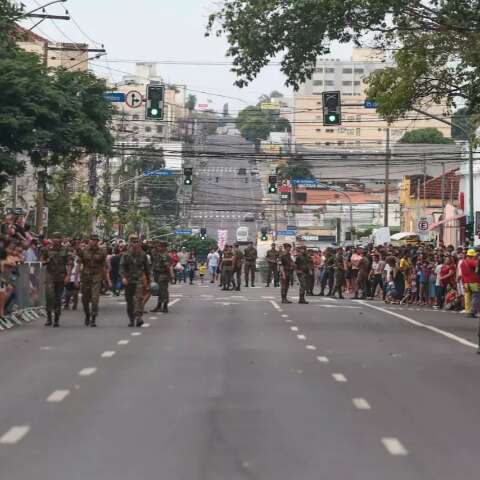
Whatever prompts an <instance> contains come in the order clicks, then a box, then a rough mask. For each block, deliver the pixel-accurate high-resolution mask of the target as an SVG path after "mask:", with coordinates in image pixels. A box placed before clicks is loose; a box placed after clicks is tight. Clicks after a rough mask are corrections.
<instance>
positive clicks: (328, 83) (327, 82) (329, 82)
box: [325, 80, 333, 87]
mask: <svg viewBox="0 0 480 480" xmlns="http://www.w3.org/2000/svg"><path fill="white" fill-rule="evenodd" d="M325 85H326V86H327V87H333V80H325Z"/></svg>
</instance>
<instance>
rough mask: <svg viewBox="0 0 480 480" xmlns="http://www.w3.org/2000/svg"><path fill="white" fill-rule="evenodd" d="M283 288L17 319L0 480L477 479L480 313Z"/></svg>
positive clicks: (9, 348)
mask: <svg viewBox="0 0 480 480" xmlns="http://www.w3.org/2000/svg"><path fill="white" fill-rule="evenodd" d="M278 297H279V291H278V289H273V288H270V289H265V288H256V289H244V290H242V291H241V292H239V293H238V292H222V291H220V290H219V289H218V287H217V286H214V285H211V284H206V285H204V286H199V285H195V286H192V287H190V286H184V285H181V286H174V287H173V288H172V302H175V304H174V305H172V306H171V313H169V314H167V315H165V314H155V315H151V314H147V315H146V321H147V322H148V324H149V327H147V328H142V329H129V328H127V326H126V323H127V322H126V315H125V312H124V310H125V305H124V304H123V299H117V298H112V297H103V298H102V308H101V312H102V313H101V316H100V318H99V324H100V326H99V328H97V329H89V328H85V327H83V326H82V317H81V315H80V313H73V312H66V313H65V315H64V317H63V319H62V327H61V328H60V329H52V328H45V327H43V326H42V323H43V322H42V321H39V320H37V321H35V322H33V323H31V324H29V325H26V326H22V327H20V328H17V329H15V330H10V331H8V332H0V365H1V368H0V385H1V389H0V478H1V479H8V480H28V479H35V480H66V479H68V480H80V479H81V480H84V479H86V478H88V479H93V480H119V479H121V480H149V479H166V480H167V479H168V480H186V479H188V480H227V479H228V480H237V479H238V480H240V479H249V480H250V479H262V480H263V479H265V480H270V479H272V480H292V479H295V480H327V479H328V480H330V479H342V480H343V479H355V480H377V479H378V480H384V479H388V480H397V479H398V480H419V479H422V480H423V479H429V480H430V479H431V480H444V479H445V480H452V479H455V480H463V479H465V480H467V479H469V480H470V479H472V478H477V477H478V464H479V460H478V446H477V440H478V420H479V413H478V411H479V409H478V405H479V403H480V384H479V383H477V381H476V380H477V379H478V371H479V368H480V357H479V356H478V355H476V353H475V351H476V349H475V341H476V339H475V337H476V324H475V322H474V321H473V320H469V319H466V318H464V317H462V316H460V315H458V314H450V313H437V312H435V313H433V312H430V311H419V310H417V309H415V308H410V307H404V308H403V310H399V308H400V307H396V308H391V307H388V306H387V307H386V306H385V305H384V304H383V303H381V302H373V303H360V302H355V301H351V300H346V301H343V302H340V301H338V300H329V299H323V298H319V297H315V298H313V299H312V298H311V297H309V298H310V300H311V303H310V304H309V305H298V304H292V305H282V304H280V303H279V301H278ZM151 303H152V304H153V301H152V302H151Z"/></svg>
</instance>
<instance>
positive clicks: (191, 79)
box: [23, 0, 349, 113]
mask: <svg viewBox="0 0 480 480" xmlns="http://www.w3.org/2000/svg"><path fill="white" fill-rule="evenodd" d="M39 2H40V0H23V3H25V4H26V5H27V7H28V8H30V9H33V8H35V7H36V6H38V5H42V4H45V3H47V0H44V1H43V2H41V3H39ZM215 4H218V2H216V1H213V0H135V1H132V0H68V1H67V3H65V4H60V5H52V6H51V7H48V9H47V11H48V13H51V14H62V13H63V12H64V10H65V8H67V9H68V10H69V12H70V14H71V16H72V18H73V19H74V20H75V22H76V23H77V24H78V26H79V27H80V28H78V27H77V25H75V22H73V21H55V22H52V21H46V22H44V23H43V24H41V25H40V26H39V27H37V28H36V29H35V30H34V31H35V32H36V33H38V34H40V35H45V36H47V37H48V38H49V39H51V40H54V41H63V42H69V41H76V42H85V43H89V44H90V45H91V46H96V45H95V44H94V43H93V42H92V40H93V41H95V42H98V43H99V44H104V45H105V48H106V49H107V51H108V57H107V58H108V60H109V62H107V61H106V60H104V58H105V57H103V58H102V59H100V60H95V61H94V62H93V63H95V64H96V65H92V68H94V69H95V71H96V72H97V74H99V75H102V76H106V77H110V78H112V79H114V80H119V79H120V78H121V76H122V74H123V72H125V73H133V71H134V61H135V60H137V61H158V60H160V61H161V60H175V61H182V60H185V61H190V62H191V61H196V62H203V61H204V62H218V61H225V51H226V48H227V43H226V41H225V40H224V39H223V38H220V39H219V38H216V37H209V38H205V36H204V32H205V25H206V23H207V17H208V14H209V13H211V12H212V11H214V10H215ZM31 25H32V21H28V22H27V21H26V22H25V26H28V27H29V26H31ZM80 30H81V31H80ZM334 52H335V54H336V56H342V57H346V56H349V53H348V52H349V48H341V49H335V50H334ZM119 60H123V61H121V62H119ZM125 60H126V61H125ZM97 65H100V66H97ZM108 66H110V70H109V69H108V68H105V67H108ZM117 70H121V71H122V72H119V71H117ZM157 73H158V74H160V75H161V76H162V77H163V78H164V79H165V81H167V82H168V83H178V84H186V85H187V87H189V88H190V89H191V90H192V92H191V93H194V94H195V95H197V98H198V101H199V102H200V103H203V102H206V100H207V99H210V100H212V101H213V106H214V108H215V109H221V107H222V105H223V104H224V103H226V102H228V103H229V104H230V110H231V112H232V113H234V112H236V111H237V110H238V109H239V108H242V107H243V106H245V105H244V104H242V103H241V102H239V101H235V100H233V99H226V98H222V97H218V96H214V95H213V94H218V95H225V96H230V97H238V98H241V99H243V100H244V101H246V102H248V103H255V102H256V100H257V98H258V97H259V96H260V95H261V94H262V93H269V92H270V91H272V90H274V89H276V90H280V91H281V92H283V93H284V94H289V93H290V91H289V89H287V88H286V87H285V86H284V78H283V76H282V74H281V73H280V72H279V69H278V67H276V66H271V67H267V68H266V69H265V70H264V71H263V72H262V74H261V76H260V77H259V78H258V79H257V80H256V81H255V82H254V83H252V84H251V86H250V87H248V88H244V89H239V88H237V87H235V86H234V85H233V82H234V78H235V77H234V75H233V74H232V73H231V72H229V67H228V66H180V65H161V64H160V65H158V66H157ZM195 90H203V91H206V92H211V93H212V94H209V95H207V94H204V93H199V92H196V91H195Z"/></svg>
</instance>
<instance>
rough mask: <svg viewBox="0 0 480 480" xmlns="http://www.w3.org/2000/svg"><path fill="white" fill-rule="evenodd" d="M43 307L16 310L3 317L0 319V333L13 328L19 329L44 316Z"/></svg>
mask: <svg viewBox="0 0 480 480" xmlns="http://www.w3.org/2000/svg"><path fill="white" fill-rule="evenodd" d="M45 315H46V312H45V307H35V308H25V309H24V310H18V311H16V312H13V313H11V314H9V315H6V316H5V317H0V331H6V330H10V329H12V328H15V327H20V326H22V325H23V324H25V323H30V322H32V321H33V320H37V319H39V318H40V317H42V316H45Z"/></svg>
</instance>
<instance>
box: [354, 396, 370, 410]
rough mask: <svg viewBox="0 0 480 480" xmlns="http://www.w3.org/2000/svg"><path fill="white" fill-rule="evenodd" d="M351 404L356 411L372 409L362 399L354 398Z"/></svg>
mask: <svg viewBox="0 0 480 480" xmlns="http://www.w3.org/2000/svg"><path fill="white" fill-rule="evenodd" d="M352 403H353V405H354V406H355V408H358V410H371V409H372V407H371V406H370V404H369V403H368V402H367V401H366V400H365V399H364V398H354V399H352Z"/></svg>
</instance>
